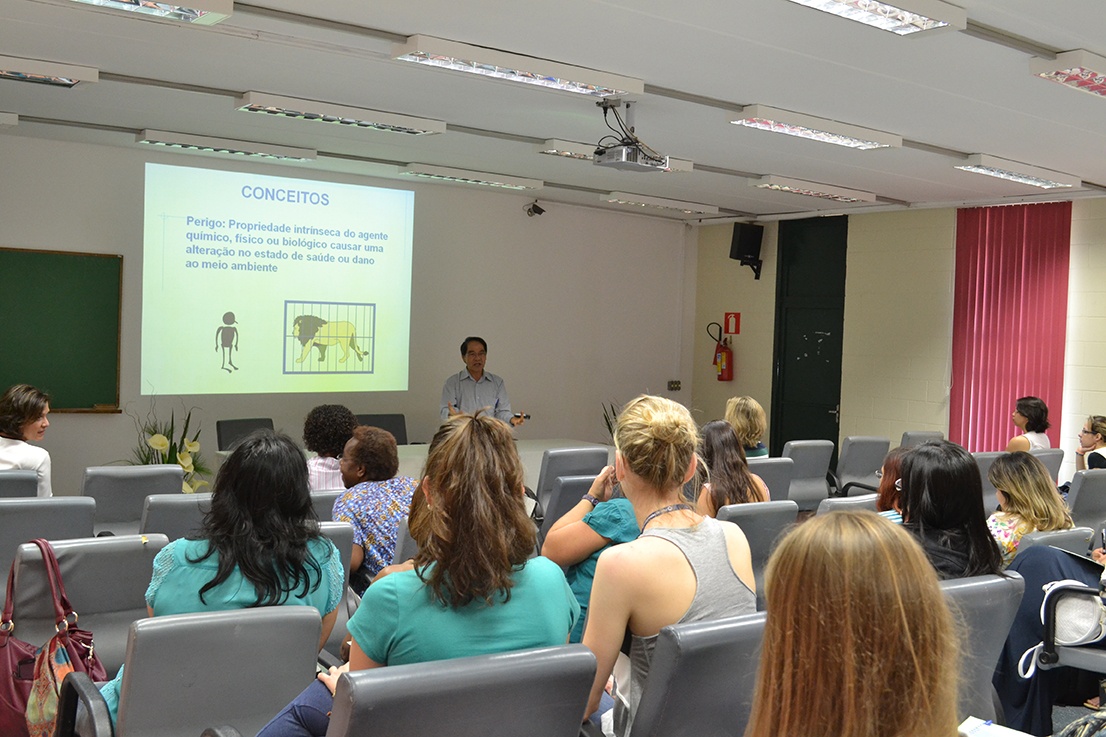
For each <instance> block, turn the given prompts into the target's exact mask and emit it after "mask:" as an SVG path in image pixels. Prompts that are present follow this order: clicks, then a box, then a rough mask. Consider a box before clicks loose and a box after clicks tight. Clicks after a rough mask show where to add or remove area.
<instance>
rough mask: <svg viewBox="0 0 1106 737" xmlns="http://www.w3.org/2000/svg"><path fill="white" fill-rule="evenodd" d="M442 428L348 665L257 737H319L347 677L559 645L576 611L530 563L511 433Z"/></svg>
mask: <svg viewBox="0 0 1106 737" xmlns="http://www.w3.org/2000/svg"><path fill="white" fill-rule="evenodd" d="M443 432H444V433H445V439H444V440H440V442H438V440H439V439H437V438H436V439H435V442H436V443H437V445H436V447H435V448H434V449H433V450H432V451H431V452H430V454H429V455H428V456H427V459H426V471H425V473H424V474H423V481H422V485H421V489H422V493H425V494H426V499H427V506H426V508H425V510H424V511H423V512H422V513H420V517H421V519H420V521H419V533H418V538H419V553H418V555H417V556H416V557H415V562H414V569H413V570H404V571H399V572H396V573H392V574H391V575H388V576H384V577H383V578H379V579H378V580H377V581H376V582H375V583H373V584H372V585H371V586H369V588H368V590H366V592H365V596H364V598H363V599H362V600H361V605H360V606H359V607H358V609H357V611H356V612H355V613H354V615H353V616H352V617H351V618H350V621H349V625H348V626H349V631H350V634H351V635H352V636H353V643H352V644H351V646H350V660H349V663H347V664H345V665H343V666H342V667H341V668H332V669H331V671H330V672H329V673H323V674H320V675H319V680H317V681H315V682H314V683H312V684H311V685H310V686H309V687H308V688H307V689H306V690H305V691H304V692H303V693H301V694H300V695H299V696H298V697H296V699H295V700H294V701H293V702H292V703H291V704H289V705H288V706H287V707H285V709H284V710H283V711H282V712H281V713H280V714H278V715H277V716H276V717H275V718H274V719H273V720H272V721H271V722H269V724H268V725H266V726H265V728H264V729H262V730H261V732H260V733H259V737H277V736H280V737H285V736H287V735H318V736H319V737H322V735H325V734H326V731H327V727H328V725H329V721H330V719H329V712H330V709H331V707H332V705H333V696H332V694H333V691H334V687H335V685H336V684H337V681H338V676H339V675H340V674H341V673H342V672H345V671H348V670H364V669H367V668H379V667H382V666H388V665H403V664H407V663H424V662H427V661H431V660H445V659H449V658H459V657H464V656H468V655H483V654H488V653H497V652H505V651H508V650H521V649H525V648H531V647H542V646H547V645H557V644H563V643H564V642H565V640H566V638H567V637H568V632H569V630H570V629H572V625H573V623H574V621H575V619H576V616H577V614H578V613H579V606H578V605H577V604H576V599H575V598H574V597H573V595H572V591H571V590H570V589H569V588H568V584H567V583H566V582H565V577H564V574H563V573H562V572H561V569H560V568H559V567H558V566H557V565H556V564H555V563H553V562H552V561H550V560H547V559H545V558H532V559H531V558H529V556H530V555H531V553H532V552H533V550H534V545H535V544H536V537H537V535H536V531H535V530H534V524H533V522H531V521H530V516H529V515H528V514H527V512H526V506H525V504H524V502H523V499H524V488H525V487H524V486H523V470H522V462H521V461H520V460H519V457H518V451H517V450H516V449H515V442H514V438H513V437H512V435H511V430H510V427H509V426H508V425H507V424H506V423H504V422H500V421H499V420H497V419H495V418H494V417H487V416H476V417H474V416H472V415H455V416H453V417H451V418H449V420H448V421H447V422H446V424H445V425H444V426H443V429H442V430H439V431H438V434H439V435H442V433H443ZM447 731H448V730H447Z"/></svg>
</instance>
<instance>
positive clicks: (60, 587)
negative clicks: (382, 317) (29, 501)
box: [31, 537, 73, 632]
mask: <svg viewBox="0 0 1106 737" xmlns="http://www.w3.org/2000/svg"><path fill="white" fill-rule="evenodd" d="M31 542H33V543H34V544H35V545H36V546H38V549H39V552H41V553H42V565H43V568H45V569H46V580H47V581H49V582H50V594H51V596H50V598H51V599H52V600H53V602H54V625H55V626H56V627H57V629H58V631H59V632H61V631H62V630H65V629H68V628H69V616H70V615H72V614H73V606H72V605H71V604H70V603H69V597H67V596H66V595H65V584H63V583H62V580H61V568H60V567H59V566H58V558H57V556H56V555H54V548H53V546H51V545H50V543H49V541H47V540H44V539H42V538H41V537H39V538H35V539H34V540H32V541H31Z"/></svg>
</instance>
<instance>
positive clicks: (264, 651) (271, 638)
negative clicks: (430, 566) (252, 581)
mask: <svg viewBox="0 0 1106 737" xmlns="http://www.w3.org/2000/svg"><path fill="white" fill-rule="evenodd" d="M320 629H321V623H320V621H319V612H318V611H317V610H316V609H315V608H314V607H308V606H276V607H257V608H253V609H239V610H234V611H226V612H203V613H199V614H175V615H169V616H162V617H153V618H149V619H140V620H138V621H137V622H134V623H133V624H132V625H131V630H130V638H129V640H128V642H127V659H126V662H127V667H126V669H125V670H124V671H123V682H122V685H121V687H120V692H119V719H118V722H117V726H116V731H115V734H116V735H118V737H127V735H158V736H159V737H196V735H198V734H200V733H201V732H203V730H204V728H205V727H208V726H211V725H217V724H218V725H224V724H225V725H230V726H232V727H235V728H236V729H238V731H240V732H241V733H242V734H247V735H250V734H256V733H257V732H258V730H260V729H261V728H262V727H263V726H265V724H266V723H267V722H268V721H269V720H270V719H272V718H273V716H274V715H275V714H276V713H277V712H279V711H280V710H281V709H283V708H284V706H285V705H286V704H287V703H288V702H289V701H291V700H292V699H293V698H294V697H295V696H296V694H298V693H299V692H300V691H302V690H303V687H304V684H307V683H311V682H312V680H313V679H314V674H315V657H316V653H317V651H318V647H319V631H320ZM384 670H387V669H384Z"/></svg>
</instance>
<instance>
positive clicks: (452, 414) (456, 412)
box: [446, 402, 461, 417]
mask: <svg viewBox="0 0 1106 737" xmlns="http://www.w3.org/2000/svg"><path fill="white" fill-rule="evenodd" d="M446 407H448V408H449V410H448V411H449V416H450V417H456V416H457V415H459V414H461V410H459V409H457V408H456V407H454V406H453V402H447V403H446Z"/></svg>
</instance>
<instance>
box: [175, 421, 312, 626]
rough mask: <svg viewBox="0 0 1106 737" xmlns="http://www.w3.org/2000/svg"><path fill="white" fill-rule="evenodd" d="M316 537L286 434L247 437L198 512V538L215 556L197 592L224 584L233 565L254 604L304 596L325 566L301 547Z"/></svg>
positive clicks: (300, 468)
mask: <svg viewBox="0 0 1106 737" xmlns="http://www.w3.org/2000/svg"><path fill="white" fill-rule="evenodd" d="M318 536H319V520H318V517H316V515H315V510H314V508H313V507H312V505H311V493H310V491H309V490H308V482H307V464H306V463H304V461H303V452H302V451H301V450H300V449H299V447H297V446H296V444H295V442H293V441H292V439H291V438H290V437H288V436H287V435H284V434H281V433H275V432H273V431H272V430H258V431H256V432H254V433H251V434H250V435H248V436H247V437H246V438H245V439H244V440H243V441H242V442H241V443H239V444H238V446H237V447H236V448H235V449H234V452H233V453H231V454H230V456H229V457H228V458H227V459H226V461H224V462H223V465H222V467H221V468H220V469H219V475H218V476H216V477H215V487H214V489H213V492H212V496H211V510H210V511H209V512H208V513H207V514H206V515H204V521H203V527H202V529H201V531H200V539H202V540H206V541H207V542H208V549H207V552H206V553H204V554H203V555H202V556H200V557H199V558H197V559H196V560H194V561H192V562H199V561H202V560H205V559H207V558H209V557H211V555H212V554H218V562H219V567H218V569H217V571H216V573H215V577H214V578H213V579H211V580H210V581H208V582H207V583H206V584H204V586H203V587H202V588H200V600H201V601H204V594H205V593H207V592H208V591H210V590H211V589H213V588H215V587H216V586H218V585H219V584H221V583H223V582H224V581H226V580H227V578H228V577H229V576H230V574H231V573H232V572H233V571H234V569H235V568H238V569H239V570H240V571H241V572H242V575H243V576H245V577H246V579H247V580H248V581H249V582H250V583H251V584H253V587H254V590H255V591H256V592H257V600H256V601H255V602H254V606H272V605H275V604H282V603H284V602H285V601H286V600H287V599H288V597H289V596H290V595H293V594H295V595H296V596H301V597H302V596H306V595H307V593H308V592H309V591H314V590H315V589H317V588H318V587H319V585H320V583H321V582H322V578H323V568H322V565H321V564H322V563H323V562H324V561H319V560H315V558H314V557H312V555H311V554H310V553H309V551H308V549H307V543H308V541H310V540H311V539H312V538H316V537H318Z"/></svg>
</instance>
